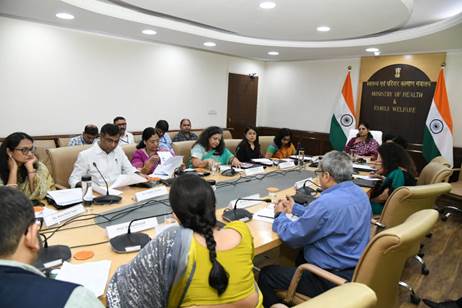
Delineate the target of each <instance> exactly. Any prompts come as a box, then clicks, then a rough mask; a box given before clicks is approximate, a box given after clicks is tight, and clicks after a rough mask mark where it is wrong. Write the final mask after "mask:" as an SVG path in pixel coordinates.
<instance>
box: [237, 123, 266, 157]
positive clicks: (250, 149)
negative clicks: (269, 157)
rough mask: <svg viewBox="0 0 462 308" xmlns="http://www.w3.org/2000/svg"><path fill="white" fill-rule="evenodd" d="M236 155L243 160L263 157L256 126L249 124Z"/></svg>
mask: <svg viewBox="0 0 462 308" xmlns="http://www.w3.org/2000/svg"><path fill="white" fill-rule="evenodd" d="M236 157H237V159H239V161H241V162H250V161H251V160H252V158H261V157H262V155H261V152H260V143H259V142H258V133H257V129H256V128H255V127H253V126H247V127H246V129H245V130H244V139H242V141H241V142H240V143H239V144H238V145H237V148H236Z"/></svg>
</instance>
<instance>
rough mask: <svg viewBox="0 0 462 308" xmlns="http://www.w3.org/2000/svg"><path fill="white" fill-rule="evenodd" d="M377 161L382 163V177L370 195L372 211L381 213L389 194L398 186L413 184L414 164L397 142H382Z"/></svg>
mask: <svg viewBox="0 0 462 308" xmlns="http://www.w3.org/2000/svg"><path fill="white" fill-rule="evenodd" d="M378 152H379V156H378V158H377V163H380V162H381V163H382V168H381V169H380V170H379V173H381V174H382V175H383V176H384V178H383V182H382V184H381V185H380V187H378V188H376V189H374V191H373V192H372V195H371V206H372V213H373V214H374V215H378V214H380V213H382V210H383V206H384V204H385V202H386V201H387V199H388V197H389V196H390V194H391V193H392V192H393V191H394V190H395V189H397V188H398V187H400V186H414V185H415V184H416V180H415V175H416V171H415V165H414V162H413V161H412V158H411V157H410V156H409V154H408V153H407V152H406V150H405V149H404V148H403V147H402V146H400V145H399V144H397V143H394V142H386V143H383V144H382V145H381V146H380V147H379V149H378Z"/></svg>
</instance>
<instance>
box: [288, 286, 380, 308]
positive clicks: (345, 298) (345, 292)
mask: <svg viewBox="0 0 462 308" xmlns="http://www.w3.org/2000/svg"><path fill="white" fill-rule="evenodd" d="M376 303H377V296H376V295H375V293H374V291H373V290H372V289H371V288H369V287H368V286H366V285H364V284H362V283H357V282H351V283H346V284H343V285H340V286H338V287H335V288H332V289H330V290H328V291H326V292H323V293H322V294H320V295H318V296H316V297H313V298H311V299H310V300H309V301H307V302H304V303H302V304H300V305H297V306H295V307H296V308H319V307H322V308H372V307H375V304H376Z"/></svg>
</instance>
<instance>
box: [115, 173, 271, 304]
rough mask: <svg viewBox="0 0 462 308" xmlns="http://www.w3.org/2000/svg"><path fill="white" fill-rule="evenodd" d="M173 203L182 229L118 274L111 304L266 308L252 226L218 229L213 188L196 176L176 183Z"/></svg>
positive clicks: (157, 241) (153, 243)
mask: <svg viewBox="0 0 462 308" xmlns="http://www.w3.org/2000/svg"><path fill="white" fill-rule="evenodd" d="M169 200H170V205H171V207H172V210H173V213H174V217H175V219H176V220H177V221H178V222H179V224H180V226H178V227H171V228H169V229H167V230H165V231H164V232H162V233H161V234H159V235H158V236H157V237H156V238H154V239H153V240H151V241H150V242H149V243H148V244H147V245H146V246H145V247H144V248H143V249H142V250H141V251H140V253H139V254H138V255H137V256H136V257H135V258H134V259H133V261H132V262H130V263H129V264H127V265H123V266H121V267H120V268H119V269H118V270H117V272H116V273H115V274H114V276H113V277H112V279H111V281H110V283H109V286H108V289H107V300H108V303H109V306H110V307H191V306H204V305H206V306H210V305H216V306H214V307H217V308H219V307H222V306H225V307H262V295H261V293H260V291H259V290H258V287H257V285H256V283H255V281H254V275H253V264H252V258H253V255H254V247H253V239H252V235H251V233H250V230H249V228H248V227H247V225H246V224H245V223H243V222H237V221H236V222H231V223H229V224H227V225H226V226H225V227H224V228H223V229H219V228H217V226H216V224H217V220H216V217H215V202H216V200H215V194H214V192H213V189H212V187H211V186H210V185H209V184H208V183H207V182H206V181H205V180H203V179H201V178H200V177H198V176H197V175H194V174H185V175H182V176H180V177H178V178H176V179H175V180H174V182H173V183H172V186H171V189H170V195H169Z"/></svg>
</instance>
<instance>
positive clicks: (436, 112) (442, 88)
mask: <svg viewBox="0 0 462 308" xmlns="http://www.w3.org/2000/svg"><path fill="white" fill-rule="evenodd" d="M452 151H453V131H452V117H451V109H450V108H449V100H448V94H447V92H446V84H445V81H444V68H443V67H442V68H441V70H440V74H439V76H438V81H437V83H436V89H435V94H434V95H433V101H432V105H431V106H430V111H429V112H428V116H427V121H426V122H425V130H424V137H423V155H424V157H425V159H426V160H427V161H430V160H432V159H433V158H434V157H436V156H443V157H444V158H446V160H447V161H448V162H449V163H450V164H451V165H452V164H453V157H452Z"/></svg>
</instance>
